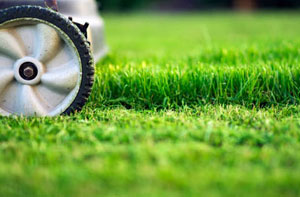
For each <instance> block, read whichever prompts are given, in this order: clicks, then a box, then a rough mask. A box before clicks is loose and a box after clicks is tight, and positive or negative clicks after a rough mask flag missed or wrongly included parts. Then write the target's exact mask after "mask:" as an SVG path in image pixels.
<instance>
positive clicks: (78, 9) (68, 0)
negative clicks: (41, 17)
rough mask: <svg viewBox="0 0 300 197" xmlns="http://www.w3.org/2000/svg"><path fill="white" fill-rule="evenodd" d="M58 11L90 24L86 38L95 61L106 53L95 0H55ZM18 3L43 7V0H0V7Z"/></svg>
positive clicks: (102, 28)
mask: <svg viewBox="0 0 300 197" xmlns="http://www.w3.org/2000/svg"><path fill="white" fill-rule="evenodd" d="M57 3H58V8H59V12H60V13H62V14H64V15H65V16H66V17H72V18H73V21H74V22H78V23H81V24H84V23H86V22H88V23H89V24H90V26H89V29H88V39H89V41H90V42H91V44H92V50H93V54H94V59H95V61H98V60H99V59H100V58H101V57H103V56H104V55H105V54H106V53H107V46H106V43H105V36H104V22H103V19H102V18H101V17H100V14H99V12H98V8H97V3H96V2H95V0H57ZM18 5H38V6H42V7H45V3H44V0H0V9H4V8H8V7H12V6H18Z"/></svg>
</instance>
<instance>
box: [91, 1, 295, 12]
mask: <svg viewBox="0 0 300 197" xmlns="http://www.w3.org/2000/svg"><path fill="white" fill-rule="evenodd" d="M97 1H98V2H99V5H100V8H101V9H103V10H115V11H126V10H132V9H138V8H149V7H150V8H154V9H161V8H162V9H177V10H178V9H214V8H221V9H224V8H225V9H226V8H231V7H232V6H233V5H234V2H236V1H239V0H97ZM241 1H243V0H241ZM248 1H254V2H255V4H256V5H257V7H258V8H271V9H274V8H276V9H281V8H283V9H286V8H299V7H300V1H299V0H248ZM243 2H245V0H244V1H243Z"/></svg>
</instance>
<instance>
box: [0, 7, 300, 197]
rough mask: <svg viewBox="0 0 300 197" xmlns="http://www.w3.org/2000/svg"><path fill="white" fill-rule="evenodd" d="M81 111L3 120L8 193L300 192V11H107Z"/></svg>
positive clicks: (0, 132)
mask: <svg viewBox="0 0 300 197" xmlns="http://www.w3.org/2000/svg"><path fill="white" fill-rule="evenodd" d="M104 17H105V20H106V27H107V29H106V32H107V39H108V43H109V46H110V53H109V55H108V57H106V58H105V59H104V60H102V61H101V62H99V63H98V64H97V68H96V70H97V71H96V80H95V86H94V90H93V93H92V96H91V98H90V101H89V103H88V104H87V106H86V107H85V109H84V110H83V111H82V112H81V113H78V114H75V115H72V116H70V117H57V118H31V119H24V118H0V196H1V197H2V196H3V197H10V196H30V197H31V196H45V197H48V196H49V197H53V196H55V197H68V196H70V197H81V196H84V197H89V196H118V197H119V196H170V197H174V196H175V197H176V196H199V195H202V196H212V197H214V196H299V195H300V187H299V185H300V105H299V104H300V94H299V93H300V36H299V35H300V25H299V24H300V15H299V14H296V13H255V14H242V13H237V14H230V13H219V14H217V13H215V14H211V13H204V14H176V15H175V14H171V15H166V14H165V15H162V14H130V15H114V14H106V15H105V16H104Z"/></svg>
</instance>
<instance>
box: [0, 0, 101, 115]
mask: <svg viewBox="0 0 300 197" xmlns="http://www.w3.org/2000/svg"><path fill="white" fill-rule="evenodd" d="M103 35H104V33H103V21H102V19H101V18H100V16H99V14H98V11H97V4H96V2H95V1H94V0H0V115H2V116H10V115H16V116H25V117H32V116H39V117H44V116H50V117H51V116H57V115H61V114H66V115H69V114H71V113H74V112H77V111H80V110H81V109H82V107H83V106H84V104H85V103H86V101H87V99H88V97H89V95H90V93H91V89H92V85H93V81H94V62H95V61H98V60H99V59H100V58H101V57H103V56H104V55H105V53H106V45H105V42H104V36H103Z"/></svg>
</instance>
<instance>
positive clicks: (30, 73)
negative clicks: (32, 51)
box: [24, 67, 34, 78]
mask: <svg viewBox="0 0 300 197" xmlns="http://www.w3.org/2000/svg"><path fill="white" fill-rule="evenodd" d="M24 75H25V76H26V77H28V78H30V77H32V76H33V75H34V70H33V68H31V67H27V68H25V69H24Z"/></svg>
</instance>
